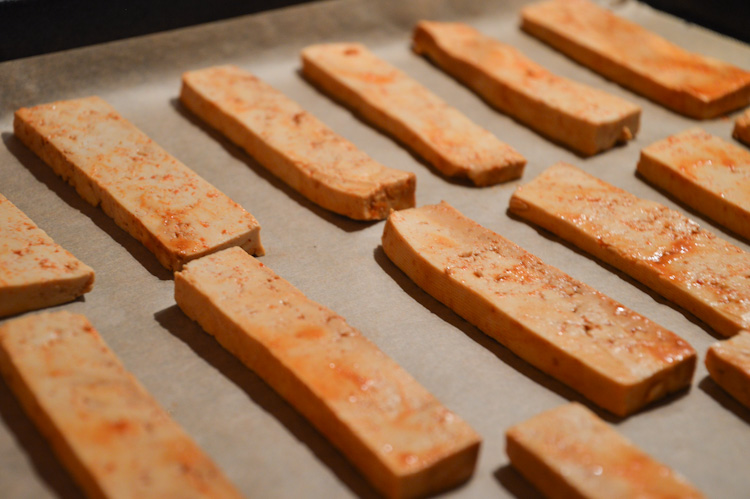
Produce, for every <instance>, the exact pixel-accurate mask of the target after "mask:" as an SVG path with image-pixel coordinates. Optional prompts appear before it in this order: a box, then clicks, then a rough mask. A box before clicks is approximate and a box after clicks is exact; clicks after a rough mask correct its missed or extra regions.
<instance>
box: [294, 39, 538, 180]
mask: <svg viewBox="0 0 750 499" xmlns="http://www.w3.org/2000/svg"><path fill="white" fill-rule="evenodd" d="M301 59H302V75H303V76H304V77H305V79H306V80H307V81H309V82H310V83H311V84H313V85H314V86H315V87H317V88H319V89H320V90H321V91H323V92H324V93H325V94H326V95H328V96H329V97H331V98H332V99H333V100H335V101H336V102H339V103H341V104H342V105H344V106H345V107H347V108H349V109H351V110H353V111H354V112H355V114H357V115H358V116H361V117H362V118H363V119H364V120H365V121H367V122H368V123H370V124H372V125H373V126H374V127H375V128H377V129H379V130H381V131H383V132H384V133H386V134H387V135H389V136H390V137H392V138H393V139H394V140H396V141H397V142H398V143H399V144H401V145H403V146H404V147H406V148H407V149H409V150H412V151H414V152H415V153H416V154H417V155H419V156H420V157H422V158H424V160H426V161H427V162H428V163H429V164H431V165H432V166H433V167H435V169H437V170H438V171H439V172H441V173H442V174H443V175H446V176H448V177H458V178H468V179H469V180H471V182H473V183H474V185H476V186H477V187H485V186H489V185H494V184H498V183H502V182H507V181H509V180H513V179H516V178H519V177H521V175H523V170H524V167H525V166H526V159H525V158H523V157H522V156H521V155H520V154H518V153H515V154H513V156H514V157H512V158H510V159H509V160H508V161H506V162H505V164H501V165H497V166H496V167H494V168H491V169H485V170H482V171H473V170H470V169H469V168H468V167H467V166H466V165H460V164H456V163H454V162H452V161H450V160H449V159H447V158H446V157H444V156H443V155H442V154H440V153H439V152H438V151H436V150H435V149H434V148H433V147H431V146H430V145H429V144H428V143H426V142H424V141H423V140H422V139H421V138H420V137H419V136H418V135H417V134H416V133H414V132H413V131H412V130H411V129H410V128H409V127H407V126H405V125H403V124H402V123H401V122H399V121H397V120H394V119H392V118H391V117H390V116H389V115H388V113H387V112H386V111H384V110H382V109H378V108H376V107H375V106H371V105H370V104H369V103H367V102H365V100H364V99H363V98H362V97H361V96H360V95H359V94H358V93H357V92H355V91H353V90H351V89H349V88H348V87H347V86H346V85H344V84H343V83H341V82H339V81H338V80H337V79H336V78H335V77H332V76H330V75H329V74H328V73H327V72H326V71H325V70H324V69H323V68H321V67H320V66H319V65H318V64H316V62H315V61H314V60H313V58H311V57H308V56H307V55H306V52H305V51H304V50H303V51H302V53H301ZM515 156H517V158H516V157H515Z"/></svg>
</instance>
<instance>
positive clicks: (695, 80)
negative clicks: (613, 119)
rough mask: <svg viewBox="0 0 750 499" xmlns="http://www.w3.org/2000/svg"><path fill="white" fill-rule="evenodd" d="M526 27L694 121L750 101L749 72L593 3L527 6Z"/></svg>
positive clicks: (554, 0) (561, 0) (573, 0)
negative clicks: (695, 51)
mask: <svg viewBox="0 0 750 499" xmlns="http://www.w3.org/2000/svg"><path fill="white" fill-rule="evenodd" d="M521 27H522V28H523V29H524V30H525V31H526V32H528V33H530V34H531V35H533V36H535V37H537V38H539V39H540V40H542V41H543V42H545V43H547V44H549V45H551V46H552V47H553V48H555V49H557V50H559V51H560V52H562V53H563V54H565V55H567V56H568V57H570V58H571V59H574V60H576V61H577V62H579V63H581V64H583V65H584V66H588V67H589V68H591V69H592V70H594V71H596V72H597V73H600V74H602V75H603V76H605V77H607V78H609V79H610V80H613V81H615V82H616V83H619V84H620V85H622V86H624V87H627V88H629V89H631V90H633V91H635V92H637V93H639V94H642V95H644V96H646V97H648V98H649V99H651V100H653V101H655V102H658V103H659V104H661V105H663V106H665V107H668V108H669V109H672V110H673V111H677V112H678V113H681V114H684V115H686V116H690V117H691V118H698V119H708V118H714V117H716V116H719V115H721V114H724V113H727V112H729V111H732V110H734V109H737V108H740V107H744V106H746V105H748V103H750V72H748V71H745V70H743V69H740V68H738V67H736V66H733V65H731V64H727V63H725V62H722V61H719V60H716V59H712V58H709V57H704V56H701V55H698V54H695V53H692V52H688V51H686V50H684V49H682V48H680V47H678V46H677V45H675V44H673V43H671V42H669V41H667V40H665V39H664V38H662V37H660V36H658V35H656V34H654V33H652V32H650V31H648V30H646V29H645V28H642V27H641V26H639V25H637V24H635V23H633V22H631V21H628V20H627V19H623V18H621V17H618V16H616V15H615V14H613V13H612V12H610V11H609V10H607V9H604V8H602V7H599V6H598V5H596V4H595V3H593V2H590V1H589V0H548V1H544V2H539V3H534V4H532V5H529V6H526V7H524V8H523V9H521Z"/></svg>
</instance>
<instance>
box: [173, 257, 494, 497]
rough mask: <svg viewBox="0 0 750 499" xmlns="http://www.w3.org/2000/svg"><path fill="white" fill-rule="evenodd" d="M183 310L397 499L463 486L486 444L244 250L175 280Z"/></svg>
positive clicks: (204, 262)
mask: <svg viewBox="0 0 750 499" xmlns="http://www.w3.org/2000/svg"><path fill="white" fill-rule="evenodd" d="M175 299H176V301H177V304H178V305H179V306H180V308H181V309H182V310H183V311H184V312H185V313H186V314H187V315H188V316H189V317H190V318H192V319H193V320H195V321H197V322H198V323H199V324H200V325H201V326H202V327H203V329H205V330H206V332H208V333H209V334H211V335H213V336H215V337H216V339H217V340H218V341H219V343H221V345H222V346H224V348H226V349H227V350H229V351H230V352H231V353H232V354H233V355H234V356H235V357H237V358H238V359H239V360H240V361H242V362H243V363H244V364H245V365H246V366H247V367H249V368H250V369H252V370H253V371H255V372H256V373H257V374H258V375H259V376H260V377H261V378H263V379H264V380H265V381H266V382H267V383H268V384H269V385H270V386H271V387H272V388H273V389H274V390H276V391H277V392H278V393H279V395H281V396H282V397H283V398H285V399H286V400H287V401H288V402H289V403H290V404H291V405H292V406H294V407H295V408H296V409H297V410H298V411H299V412H300V413H302V415H304V416H305V417H306V418H307V419H308V420H309V421H310V423H312V425H313V426H315V427H316V428H317V429H318V430H319V431H320V432H321V433H322V434H323V435H325V436H326V438H328V439H329V440H330V442H331V443H332V444H333V445H334V446H336V447H337V448H338V449H339V450H340V451H341V452H342V453H343V454H344V455H345V456H346V457H347V458H348V459H349V460H350V461H351V462H352V463H353V464H354V465H355V466H357V467H358V468H359V470H360V471H361V472H362V474H363V475H364V476H365V478H367V479H368V480H369V481H370V483H371V484H372V485H373V487H375V488H376V489H377V490H378V491H380V492H381V493H382V494H384V495H386V496H387V497H417V496H420V497H421V496H424V495H427V494H430V493H435V492H438V491H440V490H443V489H446V488H449V487H452V486H454V485H457V484H459V483H461V482H463V481H465V480H467V479H468V478H469V476H470V475H471V474H472V472H473V470H474V466H475V464H476V459H477V454H478V451H479V444H480V438H479V436H478V435H477V434H476V433H475V432H474V430H472V429H471V427H469V426H468V425H467V424H466V423H465V422H464V421H463V420H461V419H460V418H459V417H458V416H457V415H455V414H453V413H452V412H451V411H449V410H448V409H446V408H445V407H444V406H443V405H441V404H440V402H439V401H438V400H437V399H435V397H433V396H432V395H431V394H430V393H429V392H427V390H425V389H424V388H423V387H422V386H421V385H420V384H419V383H417V381H416V380H414V378H412V377H411V376H410V375H409V374H408V373H407V372H406V371H404V370H403V369H402V368H401V367H399V365H398V364H396V363H395V362H394V361H393V360H391V359H390V358H388V357H387V356H386V355H385V354H383V353H382V352H381V351H380V350H379V349H378V348H377V347H376V346H375V345H374V344H373V343H371V342H370V341H369V340H368V339H367V338H365V337H364V336H362V333H360V332H359V331H357V330H356V329H354V328H353V327H351V326H350V325H348V324H347V323H346V321H345V320H344V319H343V318H342V317H341V316H339V315H336V313H334V312H333V311H331V310H329V309H327V308H325V307H323V306H322V305H319V304H317V303H315V302H313V301H311V300H309V299H308V298H307V297H305V295H303V294H302V293H301V292H300V291H299V290H298V289H296V288H295V287H294V286H292V285H291V284H290V283H289V282H287V281H285V280H284V279H282V278H280V277H279V276H278V275H276V274H275V273H273V272H272V271H271V270H270V269H269V268H268V267H266V266H265V265H263V264H262V263H260V262H258V261H257V260H256V259H254V258H253V257H251V256H249V255H248V254H246V253H244V252H243V251H240V250H239V249H236V248H230V249H228V250H224V251H221V252H219V253H216V254H214V255H209V256H207V257H204V258H201V259H199V260H195V261H193V262H190V263H189V264H187V265H186V266H185V268H184V269H183V270H182V272H178V273H177V274H175Z"/></svg>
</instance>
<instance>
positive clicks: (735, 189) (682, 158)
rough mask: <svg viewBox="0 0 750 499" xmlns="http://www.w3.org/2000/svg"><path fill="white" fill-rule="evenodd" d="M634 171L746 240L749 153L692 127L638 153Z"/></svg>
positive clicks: (749, 203)
mask: <svg viewBox="0 0 750 499" xmlns="http://www.w3.org/2000/svg"><path fill="white" fill-rule="evenodd" d="M638 172H639V173H640V174H641V175H643V176H644V177H645V178H646V179H648V180H649V181H650V182H652V183H653V184H655V185H657V186H658V187H660V188H662V189H664V190H665V191H667V192H669V193H670V194H671V195H673V196H674V197H676V198H677V199H679V200H680V201H682V202H683V203H685V204H687V205H688V206H690V207H691V208H693V209H694V210H696V211H698V212H700V213H703V214H705V215H706V216H708V217H710V218H711V219H713V220H715V221H716V222H718V223H720V224H721V225H723V226H725V227H727V228H729V229H731V230H733V231H734V232H736V233H737V234H739V235H741V236H742V237H744V238H746V239H750V151H748V150H747V149H745V148H743V147H740V146H736V145H734V144H732V143H730V142H727V141H725V140H722V139H720V138H719V137H716V136H714V135H711V134H709V133H706V132H704V131H703V130H701V129H698V128H693V129H690V130H685V131H684V132H681V133H678V134H676V135H672V136H671V137H667V138H666V139H663V140H660V141H658V142H656V143H654V144H651V145H650V146H648V147H646V148H645V149H643V150H642V151H641V158H640V160H639V161H638Z"/></svg>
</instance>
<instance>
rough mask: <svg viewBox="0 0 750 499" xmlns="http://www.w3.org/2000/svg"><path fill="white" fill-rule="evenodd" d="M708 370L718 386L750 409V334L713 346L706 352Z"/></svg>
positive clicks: (742, 334)
mask: <svg viewBox="0 0 750 499" xmlns="http://www.w3.org/2000/svg"><path fill="white" fill-rule="evenodd" d="M706 369H708V373H709V374H710V375H711V378H712V379H713V380H714V381H715V382H716V384H717V385H719V386H720V387H722V388H723V389H724V390H726V391H727V393H729V394H730V395H731V396H732V397H734V398H735V399H737V400H738V401H739V402H740V403H741V404H743V405H744V406H745V407H747V408H748V409H750V332H748V331H741V332H740V333H739V334H737V335H735V336H733V337H731V338H729V339H728V340H724V341H720V342H718V343H716V344H714V345H712V346H711V347H710V348H709V349H708V351H707V352H706Z"/></svg>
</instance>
